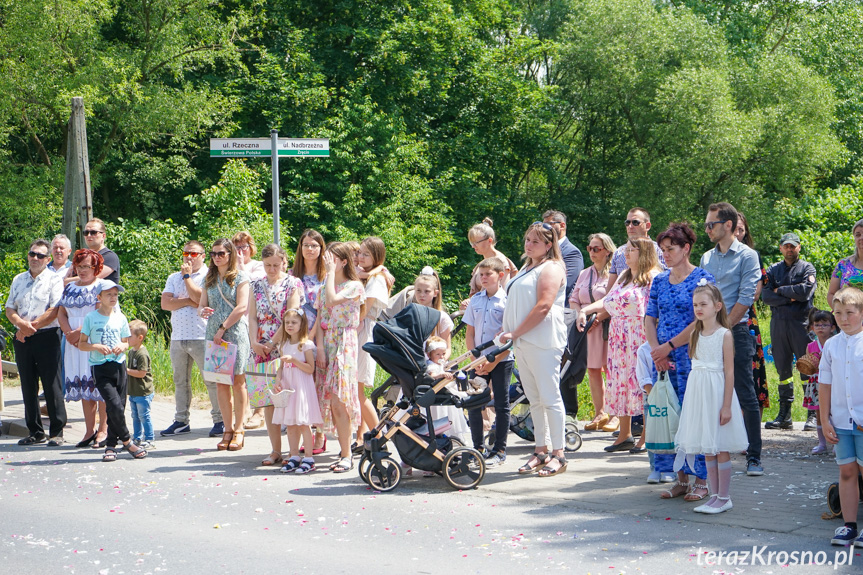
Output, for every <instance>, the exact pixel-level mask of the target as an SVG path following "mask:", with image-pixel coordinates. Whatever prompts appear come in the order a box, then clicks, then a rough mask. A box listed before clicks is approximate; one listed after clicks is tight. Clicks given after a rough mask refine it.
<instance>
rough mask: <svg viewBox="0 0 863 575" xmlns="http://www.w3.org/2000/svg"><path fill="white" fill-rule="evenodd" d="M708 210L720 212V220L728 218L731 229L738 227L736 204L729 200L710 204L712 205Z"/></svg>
mask: <svg viewBox="0 0 863 575" xmlns="http://www.w3.org/2000/svg"><path fill="white" fill-rule="evenodd" d="M707 212H708V213H710V212H718V214H717V215H718V216H719V219H720V220H727V221H729V222H731V229H734V228H736V227H737V210H736V209H734V206H732V205H731V204H729V203H728V202H717V203H715V204H710V207H708V208H707Z"/></svg>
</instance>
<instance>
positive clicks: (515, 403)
mask: <svg viewBox="0 0 863 575" xmlns="http://www.w3.org/2000/svg"><path fill="white" fill-rule="evenodd" d="M569 319H574V317H570V318H567V321H569ZM595 320H596V316H595V315H591V316H590V317H589V318H588V319H587V324H586V325H585V326H584V331H578V329H577V328H576V327H575V321H573V322H572V323H571V324H570V326H569V334H568V336H567V342H566V349H565V350H564V352H563V357H562V359H561V365H560V395H561V397H563V405H564V408H565V409H566V428H565V430H564V431H565V433H566V435H565V437H564V439H565V443H564V450H566V451H569V452H572V451H578V450H579V449H581V446H582V444H583V443H584V440H583V439H582V437H581V434H580V433H579V432H578V420H577V417H578V384H579V383H581V381H582V380H583V379H584V375H585V373H586V372H587V345H586V344H585V341H586V339H587V338H586V335H587V331H588V330H589V329H590V327H591V326H592V325H593V322H594V321H595ZM513 375H515V378H516V381H515V382H514V383H512V384H511V385H510V386H509V406H510V412H509V430H510V431H512V432H513V433H515V434H516V435H518V436H519V437H521V438H522V439H524V440H526V441H535V437H534V435H533V420H532V419H531V417H530V402H528V400H527V396H525V394H524V390H523V389H522V387H521V381H519V379H518V370H514V371H513ZM494 434H495V430H494V427H492V430H491V431H489V432H488V433H487V434H486V436H485V441H484V443H483V446H484V447H485V448H486V449H487V450H488V451H491V450H492V448H493V446H494V440H495V435H494Z"/></svg>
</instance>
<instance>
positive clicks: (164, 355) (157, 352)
mask: <svg viewBox="0 0 863 575" xmlns="http://www.w3.org/2000/svg"><path fill="white" fill-rule="evenodd" d="M144 345H145V346H146V347H147V351H149V352H150V371H151V372H152V373H153V384H154V385H155V387H156V393H158V394H162V395H174V370H173V368H172V367H171V349H170V347H169V342H168V341H166V340H165V336H163V335H162V334H160V333H158V332H155V331H151V332H150V333H149V334H147V340H146V341H145V342H144ZM192 395H193V396H195V397H200V398H201V399H206V398H207V388H206V386H205V385H204V380H203V379H202V378H201V372H200V371H198V369H197V368H196V367H193V368H192Z"/></svg>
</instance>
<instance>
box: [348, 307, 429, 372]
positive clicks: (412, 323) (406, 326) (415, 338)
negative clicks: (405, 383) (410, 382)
mask: <svg viewBox="0 0 863 575" xmlns="http://www.w3.org/2000/svg"><path fill="white" fill-rule="evenodd" d="M440 314H441V312H439V311H438V310H436V309H432V308H430V307H426V306H424V305H419V304H415V303H412V304H408V306H407V307H405V308H404V309H403V310H402V311H400V312H399V313H397V314H396V315H395V316H394V317H392V318H390V319H388V320H386V321H383V322H378V323H377V324H376V325H375V327H374V330H373V331H372V338H373V339H372V341H371V342H369V343H367V344H365V345H364V346H363V349H364V350H365V351H367V352H368V353H369V354H370V355H371V356H372V357H373V358H374V359H375V360H376V361H378V363H381V364H382V365H384V364H387V365H393V366H397V367H400V368H402V369H405V370H407V371H409V372H410V373H411V374H412V375H414V376H416V374H417V373H419V372H422V371H424V370H425V351H424V349H423V347H424V345H425V341H426V340H427V339H428V337H429V336H430V335H431V334H432V332H433V331H434V329H435V327H437V325H438V322H439V321H440ZM384 368H385V369H386V365H384Z"/></svg>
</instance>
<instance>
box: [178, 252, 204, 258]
mask: <svg viewBox="0 0 863 575" xmlns="http://www.w3.org/2000/svg"><path fill="white" fill-rule="evenodd" d="M202 255H204V253H203V252H183V257H184V258H196V257H198V256H202Z"/></svg>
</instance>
